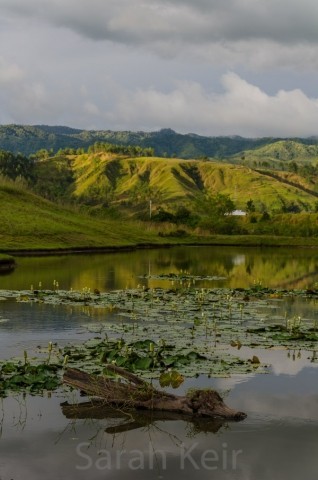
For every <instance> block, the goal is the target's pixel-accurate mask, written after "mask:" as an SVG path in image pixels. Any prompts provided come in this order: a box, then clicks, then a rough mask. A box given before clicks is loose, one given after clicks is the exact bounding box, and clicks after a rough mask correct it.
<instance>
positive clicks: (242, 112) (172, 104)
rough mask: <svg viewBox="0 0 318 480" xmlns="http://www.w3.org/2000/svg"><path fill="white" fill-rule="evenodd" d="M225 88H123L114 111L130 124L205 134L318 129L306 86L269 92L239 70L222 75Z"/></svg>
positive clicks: (316, 105)
mask: <svg viewBox="0 0 318 480" xmlns="http://www.w3.org/2000/svg"><path fill="white" fill-rule="evenodd" d="M222 84H223V87H224V91H223V92H222V93H218V94H216V93H213V92H207V91H206V90H204V89H203V88H202V87H201V86H200V85H199V84H198V83H194V82H192V83H189V82H181V83H179V84H178V85H177V88H175V89H174V90H172V91H170V92H169V93H163V92H160V91H158V90H155V89H148V90H145V91H142V90H138V91H136V92H135V93H134V94H129V93H128V92H123V94H122V97H121V99H119V101H118V103H117V105H116V106H115V109H114V111H113V112H112V117H113V118H116V119H117V121H119V122H121V123H122V124H124V125H125V126H126V127H127V128H129V127H130V126H131V125H133V124H135V125H136V124H138V125H139V126H140V127H141V128H147V129H151V128H160V127H171V126H175V128H176V129H177V130H178V131H180V132H184V133H186V132H197V133H201V134H205V135H212V136H213V135H233V134H237V135H243V136H266V135H269V136H309V135H313V134H316V133H317V124H318V99H311V98H309V97H307V96H306V95H305V94H304V93H303V92H302V91H301V90H299V89H296V90H291V91H284V90H280V91H278V92H277V93H276V95H273V96H271V95H268V94H266V93H265V92H264V91H262V90H261V89H260V88H258V87H257V86H255V85H252V84H250V83H248V82H246V81H245V80H243V79H242V78H240V77H239V76H238V75H236V74H235V73H227V74H225V75H224V76H223V77H222Z"/></svg>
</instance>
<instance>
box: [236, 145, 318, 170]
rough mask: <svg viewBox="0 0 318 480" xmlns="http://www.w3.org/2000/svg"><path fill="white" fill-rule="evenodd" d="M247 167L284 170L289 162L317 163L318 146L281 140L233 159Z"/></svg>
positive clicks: (240, 154) (247, 151) (244, 152)
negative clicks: (255, 166) (254, 166)
mask: <svg viewBox="0 0 318 480" xmlns="http://www.w3.org/2000/svg"><path fill="white" fill-rule="evenodd" d="M231 160H232V161H234V162H236V163H241V164H247V165H258V166H267V167H274V168H280V167H281V168H284V166H286V164H288V162H295V161H296V162H305V163H307V162H317V161H318V145H317V143H315V142H313V143H312V144H310V143H307V142H306V143H304V141H301V140H279V141H273V142H271V143H269V144H267V145H264V146H261V147H257V148H254V149H251V150H245V151H242V152H240V153H239V154H238V155H237V154H236V155H234V156H233V157H232V158H231Z"/></svg>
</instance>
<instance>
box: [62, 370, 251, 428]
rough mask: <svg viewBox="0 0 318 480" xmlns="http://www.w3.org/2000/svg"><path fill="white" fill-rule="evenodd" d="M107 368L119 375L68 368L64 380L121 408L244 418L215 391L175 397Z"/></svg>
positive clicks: (112, 405)
mask: <svg viewBox="0 0 318 480" xmlns="http://www.w3.org/2000/svg"><path fill="white" fill-rule="evenodd" d="M106 368H107V370H108V371H109V372H111V373H114V374H116V375H118V376H119V378H109V377H103V376H96V375H92V374H89V373H85V372H82V371H80V370H77V369H73V368H68V369H67V370H66V372H65V373H64V377H63V382H64V383H65V384H67V385H70V386H72V387H75V388H78V389H79V390H81V391H83V392H85V393H86V394H87V395H91V396H94V397H99V398H101V399H103V403H104V405H107V406H109V407H114V408H118V409H121V410H125V409H126V410H132V409H143V410H150V411H161V412H170V413H175V414H183V415H187V416H196V417H213V418H223V419H227V420H243V419H244V418H246V414H245V413H243V412H238V411H236V410H233V409H232V408H229V407H228V406H227V405H225V403H224V402H223V400H222V398H221V396H220V395H219V394H218V393H217V392H216V391H214V390H193V391H192V392H191V393H189V394H187V395H185V396H178V395H174V394H172V393H168V392H165V391H161V390H157V389H156V388H154V387H153V386H152V385H151V384H150V383H148V382H145V381H144V380H142V379H140V378H139V377H137V376H136V375H134V374H132V373H130V372H128V371H127V370H124V369H123V368H120V367H117V366H115V365H107V367H106Z"/></svg>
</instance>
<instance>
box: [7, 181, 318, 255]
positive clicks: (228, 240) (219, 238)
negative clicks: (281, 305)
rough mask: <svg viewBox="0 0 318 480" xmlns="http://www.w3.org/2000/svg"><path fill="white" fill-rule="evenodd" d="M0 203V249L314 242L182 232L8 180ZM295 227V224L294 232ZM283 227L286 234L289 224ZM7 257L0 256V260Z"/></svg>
mask: <svg viewBox="0 0 318 480" xmlns="http://www.w3.org/2000/svg"><path fill="white" fill-rule="evenodd" d="M0 202H1V205H2V206H3V208H2V209H1V210H0V251H1V252H4V253H8V252H9V253H14V252H21V251H25V252H43V253H45V252H53V251H88V250H91V251H93V250H107V249H108V250H110V249H121V248H135V247H136V246H140V247H149V246H154V247H155V246H163V245H187V244H192V245H194V244H197V245H203V244H208V245H243V246H289V247H290V246H308V247H318V237H310V236H307V237H299V236H292V235H289V236H275V235H271V234H269V233H268V232H266V231H264V233H263V232H262V234H258V233H259V232H255V234H253V232H249V233H250V234H249V235H208V234H207V232H203V231H202V232H200V234H197V233H195V232H194V231H193V230H191V229H190V228H186V227H185V228H186V231H182V230H180V229H179V227H178V226H177V225H171V224H170V225H168V226H167V225H162V224H147V223H142V222H133V221H131V222H130V221H125V220H113V219H100V218H97V217H91V216H88V215H84V214H82V213H79V212H78V211H76V210H72V209H70V208H66V207H62V206H59V205H56V204H54V203H52V202H50V201H47V200H45V199H43V198H41V197H39V196H37V195H34V194H33V193H30V192H29V191H27V190H24V189H23V188H18V187H16V186H14V185H11V184H10V183H8V184H0ZM294 217H295V219H296V216H294ZM294 217H293V218H294ZM279 220H280V225H281V224H282V223H284V222H285V223H286V225H287V219H285V218H284V219H283V218H280V219H279ZM298 220H299V222H300V224H302V225H305V224H306V222H305V219H304V218H303V216H302V218H299V219H298ZM278 223H279V222H278ZM289 223H290V221H289ZM257 225H261V223H258V224H257ZM298 227H299V226H298V225H295V229H294V230H295V233H296V231H297V230H298ZM253 228H255V225H253ZM180 231H181V235H180ZM286 232H288V233H289V231H288V230H287V229H286ZM293 233H294V232H293ZM10 261H11V260H10V257H5V256H4V255H2V256H1V257H0V262H1V263H2V264H8V263H10Z"/></svg>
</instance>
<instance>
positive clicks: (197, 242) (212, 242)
mask: <svg viewBox="0 0 318 480" xmlns="http://www.w3.org/2000/svg"><path fill="white" fill-rule="evenodd" d="M182 246H189V247H190V246H191V247H201V246H211V247H213V246H214V247H227V246H228V247H251V248H253V247H254V248H255V247H260V248H286V247H287V248H291V247H296V248H318V238H315V237H308V238H307V237H272V236H269V237H267V236H257V235H233V236H232V235H215V236H213V237H208V238H202V237H201V238H198V237H196V238H195V237H189V238H188V240H187V239H184V240H183V241H180V239H177V238H176V239H175V241H173V240H172V239H171V241H168V242H158V243H157V242H156V243H152V242H151V243H150V242H147V243H136V244H131V245H105V246H104V247H102V246H98V247H93V246H68V247H60V248H54V247H53V248H45V247H43V248H34V249H32V248H23V247H22V248H14V249H12V248H11V249H10V248H7V249H6V248H5V249H1V253H0V270H2V267H3V268H6V267H7V268H14V266H15V261H14V257H12V256H11V255H14V256H50V255H77V254H78V255H80V254H93V253H116V252H118V253H120V252H131V251H135V250H143V249H145V250H146V249H156V248H172V247H182Z"/></svg>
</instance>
